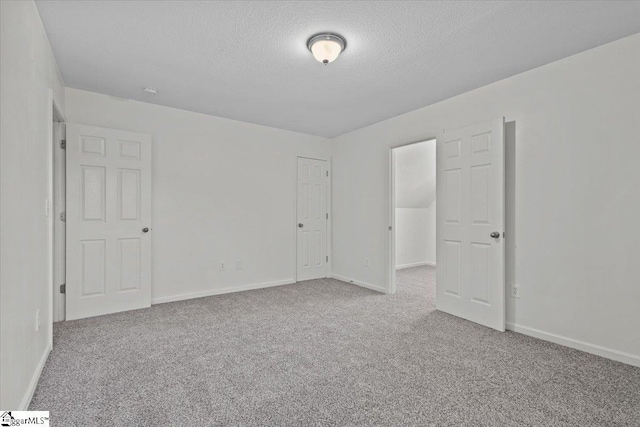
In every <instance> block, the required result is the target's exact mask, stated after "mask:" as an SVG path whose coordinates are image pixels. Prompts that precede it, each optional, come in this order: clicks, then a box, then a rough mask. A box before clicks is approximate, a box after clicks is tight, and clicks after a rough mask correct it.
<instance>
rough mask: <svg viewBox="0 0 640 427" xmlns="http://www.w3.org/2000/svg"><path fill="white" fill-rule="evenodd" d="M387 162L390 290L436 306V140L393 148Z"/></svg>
mask: <svg viewBox="0 0 640 427" xmlns="http://www.w3.org/2000/svg"><path fill="white" fill-rule="evenodd" d="M390 162H391V164H390V166H391V168H390V169H391V176H390V178H391V188H390V190H391V206H390V217H391V224H392V226H391V230H390V231H391V233H390V238H391V239H392V242H391V245H390V246H391V254H390V260H391V262H390V271H391V275H390V284H391V286H390V287H391V289H390V291H391V293H395V292H396V291H401V292H413V293H417V294H419V295H420V297H423V296H424V297H427V298H428V300H429V301H431V302H432V303H433V304H435V292H436V289H435V267H436V140H435V139H427V140H424V141H420V142H415V143H411V144H407V145H402V146H397V147H393V148H391V151H390ZM416 296H418V295H416Z"/></svg>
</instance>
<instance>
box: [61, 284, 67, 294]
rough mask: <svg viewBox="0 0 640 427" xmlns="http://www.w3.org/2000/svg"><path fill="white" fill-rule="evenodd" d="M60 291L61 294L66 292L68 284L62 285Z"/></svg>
mask: <svg viewBox="0 0 640 427" xmlns="http://www.w3.org/2000/svg"><path fill="white" fill-rule="evenodd" d="M60 293H61V294H66V293H67V285H66V284H65V283H63V284H62V285H60Z"/></svg>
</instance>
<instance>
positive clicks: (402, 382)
mask: <svg viewBox="0 0 640 427" xmlns="http://www.w3.org/2000/svg"><path fill="white" fill-rule="evenodd" d="M434 280H435V271H434V269H433V268H431V267H416V268H411V269H406V270H401V271H399V272H398V293H397V294H396V295H382V294H379V293H376V292H373V291H370V290H367V289H363V288H360V287H357V286H354V285H349V284H345V283H343V282H339V281H337V280H332V279H323V280H312V281H308V282H302V283H299V284H295V285H288V286H281V287H275V288H269V289H261V290H255V291H247V292H240V293H233V294H227V295H220V296H213V297H207V298H200V299H193V300H189V301H181V302H174V303H168V304H160V305H155V306H153V307H151V308H150V309H144V310H137V311H131V312H127V313H119V314H112V315H108V316H102V317H96V318H90V319H84V320H77V321H70V322H63V323H57V324H56V325H55V328H54V350H53V352H52V354H51V356H50V357H49V360H48V362H47V364H46V367H45V369H44V372H43V374H42V377H41V379H40V382H39V385H38V387H37V390H36V392H35V396H34V397H33V400H32V403H31V407H30V409H32V410H39V409H42V410H50V411H51V420H52V425H58V426H73V425H78V426H98V425H100V426H102V425H121V424H123V425H131V424H130V423H135V425H165V424H166V423H167V422H169V423H172V422H175V421H178V423H179V424H180V425H191V424H190V423H193V425H211V426H213V425H256V426H257V425H261V426H264V425H278V426H300V425H305V426H307V425H336V426H354V425H360V426H371V425H379V426H398V425H426V424H437V425H473V426H478V425H500V426H503V425H580V426H587V425H607V426H611V425H620V426H622V425H629V426H631V425H635V426H637V425H638V420H640V369H638V368H635V367H632V366H628V365H624V364H622V363H617V362H614V361H611V360H608V359H604V358H600V357H597V356H593V355H590V354H587V353H583V352H580V351H577V350H572V349H568V348H565V347H561V346H558V345H555V344H552V343H548V342H545V341H540V340H537V339H534V338H530V337H527V336H524V335H520V334H516V333H512V332H505V333H499V332H495V331H493V330H490V329H487V328H485V327H482V326H479V325H477V324H474V323H471V322H467V321H464V320H462V319H458V318H456V317H453V316H450V315H447V314H444V313H441V312H438V311H435V307H434V302H433V286H434ZM125 423H126V424H125Z"/></svg>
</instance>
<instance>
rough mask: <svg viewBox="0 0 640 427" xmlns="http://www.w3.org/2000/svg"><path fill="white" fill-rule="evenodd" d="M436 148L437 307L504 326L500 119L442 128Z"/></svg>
mask: <svg viewBox="0 0 640 427" xmlns="http://www.w3.org/2000/svg"><path fill="white" fill-rule="evenodd" d="M436 152H437V177H436V182H437V200H438V204H437V220H436V222H437V251H436V264H437V266H438V268H437V273H436V290H437V291H436V293H437V298H436V308H437V309H438V310H441V311H444V312H447V313H450V314H453V315H455V316H458V317H462V318H464V319H467V320H471V321H473V322H476V323H479V324H481V325H485V326H488V327H491V328H494V329H497V330H499V331H504V326H505V324H504V323H505V283H504V280H505V279H504V277H505V272H504V268H505V245H504V235H503V232H504V212H505V207H504V193H505V182H504V119H499V120H495V121H492V122H487V123H481V124H477V125H474V126H469V127H466V128H464V129H457V130H452V131H447V132H444V134H443V135H441V136H438V138H437V144H436Z"/></svg>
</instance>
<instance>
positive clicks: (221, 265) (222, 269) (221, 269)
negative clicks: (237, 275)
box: [220, 261, 227, 271]
mask: <svg viewBox="0 0 640 427" xmlns="http://www.w3.org/2000/svg"><path fill="white" fill-rule="evenodd" d="M226 269H227V266H226V265H224V261H222V262H221V263H220V271H225V270H226Z"/></svg>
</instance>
